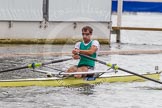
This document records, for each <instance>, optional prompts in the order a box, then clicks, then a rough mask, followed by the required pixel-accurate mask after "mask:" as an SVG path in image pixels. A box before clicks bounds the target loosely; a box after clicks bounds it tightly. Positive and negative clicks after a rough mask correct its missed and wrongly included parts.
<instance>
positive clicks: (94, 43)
mask: <svg viewBox="0 0 162 108" xmlns="http://www.w3.org/2000/svg"><path fill="white" fill-rule="evenodd" d="M92 45H100V43H99V41H98V40H93V41H92Z"/></svg>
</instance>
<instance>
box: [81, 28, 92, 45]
mask: <svg viewBox="0 0 162 108" xmlns="http://www.w3.org/2000/svg"><path fill="white" fill-rule="evenodd" d="M82 36H83V40H84V42H85V43H86V42H89V41H90V40H91V36H92V34H91V33H90V32H89V31H88V30H87V31H82Z"/></svg>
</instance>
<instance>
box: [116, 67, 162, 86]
mask: <svg viewBox="0 0 162 108" xmlns="http://www.w3.org/2000/svg"><path fill="white" fill-rule="evenodd" d="M118 69H119V70H121V71H124V72H127V73H130V74H133V75H136V76H139V77H141V78H144V79H147V80H151V81H153V82H157V83H160V84H162V82H160V81H158V80H155V79H152V78H149V77H145V76H143V75H140V74H137V73H134V72H131V71H128V70H126V69H123V68H120V67H119V68H118Z"/></svg>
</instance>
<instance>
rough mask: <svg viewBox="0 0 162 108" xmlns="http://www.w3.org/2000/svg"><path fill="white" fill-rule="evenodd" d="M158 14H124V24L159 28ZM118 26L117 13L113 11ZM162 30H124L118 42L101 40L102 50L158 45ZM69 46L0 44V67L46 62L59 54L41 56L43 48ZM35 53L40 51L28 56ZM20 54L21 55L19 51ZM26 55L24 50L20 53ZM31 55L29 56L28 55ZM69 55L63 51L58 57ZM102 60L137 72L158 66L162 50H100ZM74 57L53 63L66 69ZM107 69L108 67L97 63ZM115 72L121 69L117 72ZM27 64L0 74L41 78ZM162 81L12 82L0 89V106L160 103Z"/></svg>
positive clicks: (114, 107) (156, 106) (83, 107)
mask: <svg viewBox="0 0 162 108" xmlns="http://www.w3.org/2000/svg"><path fill="white" fill-rule="evenodd" d="M161 17H162V14H149V13H147V14H146V13H145V14H144V13H143V14H139V13H138V14H129V15H128V14H124V15H123V17H122V20H123V22H122V25H123V26H139V27H143V26H145V27H161V26H162V21H161V19H162V18H161ZM112 20H113V25H116V22H115V20H116V15H113V16H112ZM161 40H162V35H161V32H157V31H156V32H155V31H154V32H153V31H122V38H121V41H122V43H121V44H117V43H114V42H115V35H112V38H111V42H112V44H111V47H110V46H109V45H102V46H101V50H104V51H106V50H132V49H134V50H136V49H138V50H139V49H140V50H148V49H153V50H154V49H156V50H158V49H159V50H161V49H162V42H161ZM72 49H73V45H0V61H1V62H0V70H3V69H8V68H11V67H19V66H22V65H25V64H28V63H32V62H46V61H50V60H53V59H59V58H60V56H48V55H39V53H44V52H46V53H47V52H70V51H71V50H72ZM32 53H37V54H38V55H32ZM18 54H21V56H20V55H18ZM22 54H24V55H22ZM27 54H29V55H27ZM66 57H69V56H65V55H62V56H61V58H66ZM98 59H100V60H104V61H107V62H111V63H115V64H118V65H119V66H120V67H122V68H125V69H127V70H130V71H134V72H137V73H145V72H155V66H159V70H162V66H161V65H162V54H138V55H135V54H134V55H117V54H116V55H101V56H99V57H98ZM76 62H77V61H74V60H73V61H66V62H63V63H58V64H55V65H53V66H55V67H58V68H68V67H69V66H71V65H74V64H75V63H76ZM96 68H97V69H102V70H105V69H107V67H106V66H103V65H101V64H98V63H97V65H96ZM118 73H122V74H125V73H124V72H121V71H119V72H118ZM44 76H45V75H44V74H40V73H35V72H32V71H31V70H29V69H24V70H20V71H13V72H6V73H3V74H0V78H1V79H11V78H27V77H44ZM161 95H162V85H160V84H157V83H154V82H151V81H146V82H132V83H121V82H120V83H104V84H101V85H89V86H81V87H70V88H65V87H13V88H0V108H13V107H15V108H62V107H66V108H87V107H88V108H105V107H109V108H161V107H162V104H161V101H162V96H161Z"/></svg>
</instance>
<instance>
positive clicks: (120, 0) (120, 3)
mask: <svg viewBox="0 0 162 108" xmlns="http://www.w3.org/2000/svg"><path fill="white" fill-rule="evenodd" d="M122 11H123V0H118V9H117V27H121V20H122ZM116 33H117V37H116V42H117V43H120V42H121V40H120V29H119V30H117V31H116Z"/></svg>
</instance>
